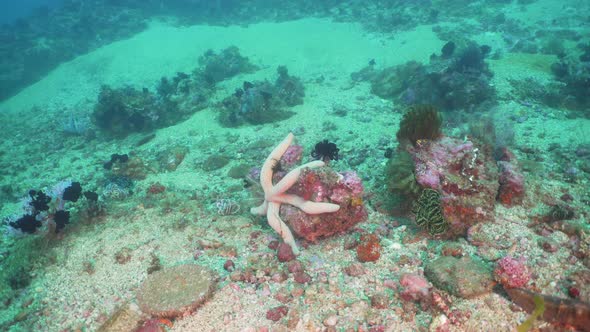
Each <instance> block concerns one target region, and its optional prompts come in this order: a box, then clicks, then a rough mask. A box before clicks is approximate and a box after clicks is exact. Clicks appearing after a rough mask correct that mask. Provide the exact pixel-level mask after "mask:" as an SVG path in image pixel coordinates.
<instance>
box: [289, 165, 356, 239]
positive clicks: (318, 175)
mask: <svg viewBox="0 0 590 332" xmlns="http://www.w3.org/2000/svg"><path fill="white" fill-rule="evenodd" d="M287 193H290V194H295V195H298V196H300V197H302V198H303V199H305V200H309V201H314V202H328V203H334V204H338V205H340V209H339V210H338V211H337V212H334V213H323V214H317V215H308V214H305V213H304V212H303V211H301V210H299V209H298V208H296V207H294V206H291V205H289V204H282V205H281V210H280V216H281V218H282V219H283V221H284V222H285V223H286V224H287V225H288V226H289V227H290V228H291V231H292V232H293V233H295V234H296V235H297V236H299V237H302V238H304V239H306V240H308V241H311V242H314V241H316V240H317V239H319V238H323V237H328V236H332V235H335V234H339V233H343V232H345V231H347V230H349V229H350V228H352V227H353V226H354V225H356V224H358V223H359V222H362V221H364V220H366V218H367V210H366V209H365V206H364V201H363V186H362V182H361V180H360V178H359V177H358V175H357V174H356V173H355V172H345V173H343V174H338V173H336V172H335V171H334V170H332V169H331V168H329V167H322V168H316V169H303V170H302V171H301V175H300V176H299V179H298V180H297V183H296V184H295V185H294V186H293V187H291V189H289V190H288V191H287Z"/></svg>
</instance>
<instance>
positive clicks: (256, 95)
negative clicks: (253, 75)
mask: <svg viewBox="0 0 590 332" xmlns="http://www.w3.org/2000/svg"><path fill="white" fill-rule="evenodd" d="M277 72H278V74H279V77H278V78H277V80H276V82H275V83H274V84H271V83H270V82H268V81H261V82H244V84H243V87H242V88H241V89H237V90H236V92H235V93H234V94H233V95H232V96H229V97H226V98H225V99H224V100H223V101H221V102H220V103H219V104H218V105H217V108H218V110H219V118H218V119H219V122H220V123H221V124H222V125H223V126H226V127H237V126H240V125H243V124H245V123H249V124H264V123H270V122H275V121H280V120H284V119H287V118H289V117H290V116H292V115H293V112H292V111H290V110H288V108H289V107H293V106H295V105H298V104H302V103H303V96H304V88H303V84H302V83H301V81H300V80H299V79H298V78H296V77H294V76H289V75H288V73H287V69H286V68H285V67H284V66H280V67H279V68H278V69H277Z"/></svg>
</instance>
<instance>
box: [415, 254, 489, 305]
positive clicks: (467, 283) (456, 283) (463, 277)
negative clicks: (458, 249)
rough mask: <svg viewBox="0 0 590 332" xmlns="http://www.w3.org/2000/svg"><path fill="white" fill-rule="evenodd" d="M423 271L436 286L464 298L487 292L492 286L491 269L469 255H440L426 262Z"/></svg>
mask: <svg viewBox="0 0 590 332" xmlns="http://www.w3.org/2000/svg"><path fill="white" fill-rule="evenodd" d="M424 273H425V275H426V277H427V278H428V280H429V281H430V282H432V283H433V284H434V285H435V286H436V287H437V288H440V289H443V290H445V291H447V292H449V293H450V294H452V295H455V296H458V297H461V298H466V299H470V298H473V297H476V296H478V295H482V294H486V293H489V292H490V291H491V290H492V287H493V286H494V280H493V278H492V273H491V269H489V268H488V267H487V266H486V265H485V263H483V262H482V261H479V260H475V259H473V258H471V257H469V256H465V257H462V258H455V257H453V256H442V257H440V258H437V259H435V260H434V261H431V262H430V263H428V264H427V265H426V267H425V269H424Z"/></svg>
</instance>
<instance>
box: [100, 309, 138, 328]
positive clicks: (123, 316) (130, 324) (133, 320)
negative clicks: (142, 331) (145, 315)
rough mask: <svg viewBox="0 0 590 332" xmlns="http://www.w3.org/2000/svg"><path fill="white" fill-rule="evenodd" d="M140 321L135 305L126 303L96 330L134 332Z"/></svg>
mask: <svg viewBox="0 0 590 332" xmlns="http://www.w3.org/2000/svg"><path fill="white" fill-rule="evenodd" d="M141 320H142V315H141V311H140V310H139V308H138V307H137V306H136V305H133V304H129V303H126V304H124V305H123V306H122V307H121V308H119V310H117V311H115V313H113V315H112V316H111V317H110V318H109V319H108V320H107V321H106V322H105V323H104V324H102V326H101V327H100V328H99V329H98V332H127V331H135V330H136V329H137V328H138V327H139V324H140V322H141Z"/></svg>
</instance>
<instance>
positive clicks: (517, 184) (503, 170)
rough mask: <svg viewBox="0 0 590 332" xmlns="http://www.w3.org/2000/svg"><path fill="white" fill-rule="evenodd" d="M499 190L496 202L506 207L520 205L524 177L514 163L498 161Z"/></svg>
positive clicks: (522, 196)
mask: <svg viewBox="0 0 590 332" xmlns="http://www.w3.org/2000/svg"><path fill="white" fill-rule="evenodd" d="M498 166H499V167H500V179H499V183H500V188H499V189H498V200H499V201H500V203H502V204H504V205H506V206H514V205H518V204H522V200H523V198H524V193H525V191H524V176H523V175H522V172H521V171H520V168H519V167H518V165H516V163H515V162H508V161H499V162H498Z"/></svg>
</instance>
